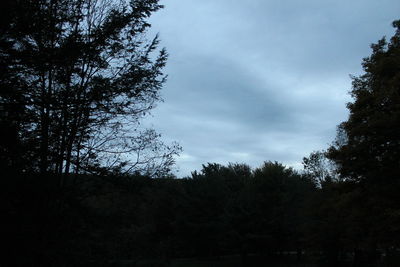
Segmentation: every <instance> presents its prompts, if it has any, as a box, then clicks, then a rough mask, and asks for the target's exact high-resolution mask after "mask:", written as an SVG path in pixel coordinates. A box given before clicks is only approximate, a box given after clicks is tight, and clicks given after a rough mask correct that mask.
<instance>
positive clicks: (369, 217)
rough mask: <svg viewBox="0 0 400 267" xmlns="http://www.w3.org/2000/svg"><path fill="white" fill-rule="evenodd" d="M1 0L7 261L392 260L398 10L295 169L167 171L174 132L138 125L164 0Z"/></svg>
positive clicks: (385, 265) (150, 94)
mask: <svg viewBox="0 0 400 267" xmlns="http://www.w3.org/2000/svg"><path fill="white" fill-rule="evenodd" d="M0 7H1V8H0V13H1V14H0V62H1V64H0V68H1V71H0V92H1V95H0V124H1V136H2V137H1V139H0V151H1V155H0V157H1V158H0V171H1V173H2V178H1V185H0V188H1V189H0V190H1V195H2V197H3V198H2V201H1V205H0V207H1V216H2V218H1V220H2V226H1V236H2V238H1V239H2V243H3V246H2V247H3V249H2V251H3V253H2V254H3V255H4V256H2V257H1V258H0V266H172V267H173V266H188V267H191V266H216V267H219V266H243V267H244V266H272V267H283V266H298V267H300V266H301V267H308V266H310V267H311V266H312V267H317V266H321V267H322V266H327V267H340V266H343V267H358V266H360V267H361V266H362V267H367V266H370V267H392V266H393V267H396V266H399V265H400V194H399V190H400V20H396V21H394V22H393V25H392V26H393V27H394V29H395V30H396V32H395V34H394V35H393V36H392V37H390V38H382V39H380V40H378V41H377V42H376V43H374V44H372V45H371V54H370V56H368V57H366V58H364V59H363V61H362V62H361V64H362V68H363V71H364V72H363V74H361V75H358V76H352V88H351V90H350V92H349V93H350V95H351V97H352V101H351V102H349V103H348V104H347V109H348V111H349V116H348V119H347V120H346V121H344V122H342V123H341V124H339V125H338V126H337V132H336V138H335V140H332V143H331V145H330V146H329V147H328V148H327V149H325V150H320V151H314V152H312V153H311V154H310V155H304V158H303V170H297V169H294V168H291V167H288V166H285V165H284V164H282V163H280V162H277V161H269V160H266V161H265V162H264V163H263V164H262V165H261V166H259V167H256V168H254V167H251V166H250V165H249V164H247V163H229V164H226V165H224V164H219V163H213V162H210V163H204V165H203V167H202V169H201V170H200V171H193V172H192V174H191V175H190V176H187V177H176V174H174V172H173V171H172V169H173V166H174V164H175V163H176V162H175V159H176V157H177V156H179V154H180V153H181V151H182V147H181V146H180V145H179V144H178V143H175V142H172V143H166V142H165V141H164V140H163V139H162V138H161V135H160V134H159V133H158V132H156V131H155V130H153V129H142V128H141V127H140V126H141V122H142V121H143V120H144V119H145V117H146V116H147V115H148V114H149V112H150V111H151V110H152V109H153V108H154V107H155V105H156V103H158V102H160V101H162V97H161V93H160V91H161V90H162V87H163V85H164V83H165V82H166V78H167V77H166V74H165V73H164V67H165V65H166V64H167V60H168V53H167V50H166V49H164V48H161V47H160V40H159V38H158V36H155V37H154V38H149V36H148V35H147V31H148V29H149V27H150V24H149V22H148V19H149V17H150V16H151V15H152V14H153V13H154V12H157V11H158V10H160V9H161V8H163V6H162V5H161V4H159V1H158V0H132V1H124V0H121V1H119V0H118V1H117V0H115V1H107V0H97V1H96V0H4V1H2V2H1V4H0ZM209 134H210V135H211V134H212V133H209Z"/></svg>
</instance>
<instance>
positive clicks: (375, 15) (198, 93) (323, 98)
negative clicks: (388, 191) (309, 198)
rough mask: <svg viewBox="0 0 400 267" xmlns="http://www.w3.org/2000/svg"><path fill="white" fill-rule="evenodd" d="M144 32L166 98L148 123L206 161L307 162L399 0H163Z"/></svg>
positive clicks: (399, 9)
mask: <svg viewBox="0 0 400 267" xmlns="http://www.w3.org/2000/svg"><path fill="white" fill-rule="evenodd" d="M160 3H161V4H163V5H165V8H164V9H162V10H160V11H158V12H157V13H155V14H153V16H152V17H151V19H150V23H151V25H152V27H151V30H150V31H149V33H148V34H149V35H148V37H152V36H154V35H155V34H156V33H159V35H160V39H161V43H160V46H162V47H166V49H167V51H168V53H169V60H168V63H167V66H166V68H165V74H167V75H168V80H167V82H166V84H165V85H164V88H163V89H162V93H161V95H162V97H163V99H164V102H162V103H159V104H158V105H157V107H156V108H155V109H154V110H153V112H152V116H151V117H148V118H147V119H146V120H145V125H146V126H148V127H153V128H155V129H156V130H157V131H158V132H159V133H160V134H161V135H162V139H163V140H164V141H165V142H166V143H169V142H172V141H176V142H178V143H179V144H180V145H181V146H182V147H183V151H182V153H181V154H180V156H179V157H177V158H176V166H175V170H174V172H175V174H176V175H177V176H178V177H184V176H187V175H190V173H191V172H192V171H194V170H200V169H201V168H202V164H207V163H208V162H210V163H220V164H228V163H229V162H232V163H247V164H249V165H250V166H251V167H253V168H254V167H258V166H260V165H261V164H262V163H263V162H264V161H278V162H281V163H283V164H285V165H287V166H289V167H293V168H296V169H301V166H302V165H301V162H302V159H303V157H305V156H308V155H309V154H310V153H311V152H312V151H315V150H323V149H326V148H327V147H328V146H329V144H330V143H331V142H332V141H333V140H334V138H335V134H336V132H335V131H336V126H337V125H338V124H339V123H340V122H342V121H344V120H346V119H347V116H348V111H347V109H346V103H347V102H349V101H351V98H350V96H349V94H348V92H349V90H350V89H351V79H350V75H360V74H361V73H362V67H361V62H362V59H363V58H364V57H367V56H369V55H370V54H371V49H370V44H371V43H375V42H376V41H377V40H379V39H380V38H381V37H382V36H387V37H391V36H392V35H393V34H394V29H393V27H391V22H392V21H393V20H395V19H400V1H398V0H379V1H377V0H362V1H361V0H347V1H343V0H334V1H331V0H326V1H320V0H247V1H239V0H201V1H199V0H164V1H163V0H161V1H160Z"/></svg>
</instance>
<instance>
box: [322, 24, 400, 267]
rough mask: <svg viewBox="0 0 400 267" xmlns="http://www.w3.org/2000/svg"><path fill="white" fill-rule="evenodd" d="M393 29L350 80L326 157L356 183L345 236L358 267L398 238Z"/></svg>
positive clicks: (397, 57) (399, 44)
mask: <svg viewBox="0 0 400 267" xmlns="http://www.w3.org/2000/svg"><path fill="white" fill-rule="evenodd" d="M393 26H394V27H395V28H396V32H395V34H394V36H393V37H392V38H391V39H390V41H389V42H387V41H386V39H385V38H382V39H381V40H379V41H378V43H376V44H372V45H371V48H372V54H371V56H369V57H367V58H364V60H363V63H362V66H363V69H364V71H365V73H364V74H363V75H361V76H359V77H353V88H352V90H351V95H352V97H353V98H354V101H353V102H351V103H348V105H347V107H348V109H349V111H350V115H349V118H348V120H347V121H345V122H343V123H341V124H340V125H339V127H338V134H337V139H336V142H335V143H334V144H333V145H332V146H331V147H330V148H329V150H328V154H327V155H328V157H329V158H330V159H332V160H333V161H334V162H335V163H336V166H337V168H338V171H339V173H340V175H341V176H342V177H345V178H346V179H348V180H349V181H353V182H354V183H355V184H356V186H354V190H353V191H352V192H349V194H348V195H347V197H348V198H349V197H350V198H351V199H354V201H353V202H352V205H349V206H348V208H349V209H351V210H352V211H353V212H352V213H351V214H350V215H349V218H351V219H350V220H349V226H350V225H353V226H354V225H355V224H357V229H359V230H356V231H355V233H358V234H355V235H352V234H350V235H349V236H348V237H351V236H352V237H353V242H354V244H355V250H356V251H357V253H356V254H355V255H356V256H355V263H356V264H359V265H360V266H365V264H366V263H367V262H369V263H371V262H374V261H375V260H376V259H377V252H376V251H377V248H381V249H388V248H390V247H398V245H399V243H398V240H399V238H400V236H399V233H400V231H399V230H400V228H399V227H398V225H400V216H399V205H400V198H399V194H398V191H399V189H400V179H399V178H400V176H399V174H400V161H399V159H400V21H399V20H397V21H394V22H393ZM353 229H355V228H353ZM363 251H364V252H363ZM361 252H362V253H361ZM363 253H364V256H362V257H361V256H360V255H363Z"/></svg>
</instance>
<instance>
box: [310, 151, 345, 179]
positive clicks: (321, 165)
mask: <svg viewBox="0 0 400 267" xmlns="http://www.w3.org/2000/svg"><path fill="white" fill-rule="evenodd" d="M303 168H304V171H305V174H306V175H307V176H309V177H310V179H311V180H312V181H313V182H314V183H315V184H316V185H319V186H320V185H321V183H322V182H324V181H326V180H337V179H339V177H338V174H337V171H336V167H335V163H334V162H333V161H332V160H330V159H328V158H327V157H326V152H325V151H314V152H312V153H310V155H309V156H308V157H304V158H303Z"/></svg>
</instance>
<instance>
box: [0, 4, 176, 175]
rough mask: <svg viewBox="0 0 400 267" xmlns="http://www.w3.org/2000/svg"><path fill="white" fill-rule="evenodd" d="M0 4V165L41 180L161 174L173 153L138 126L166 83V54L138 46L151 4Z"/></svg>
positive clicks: (148, 43)
mask: <svg viewBox="0 0 400 267" xmlns="http://www.w3.org/2000/svg"><path fill="white" fill-rule="evenodd" d="M1 5H2V7H1V18H2V19H1V22H0V23H1V35H0V62H1V68H2V69H1V74H0V75H1V76H0V79H1V96H0V104H1V108H2V109H3V111H7V112H3V113H2V118H1V120H2V125H3V126H4V128H3V129H5V130H6V131H5V132H7V133H8V138H7V139H3V140H2V142H3V143H2V146H1V148H2V150H3V151H5V152H6V153H4V154H3V155H2V156H3V157H4V159H2V160H3V163H4V164H5V165H8V167H10V166H12V168H18V169H20V170H22V171H40V172H42V173H44V172H52V173H70V172H75V173H84V172H89V173H106V172H108V173H109V172H134V171H139V172H142V173H149V174H151V175H154V174H157V175H158V174H160V173H165V172H168V170H169V168H170V167H171V164H172V163H173V156H174V155H175V154H177V153H178V152H179V150H180V147H179V146H178V145H177V144H172V145H171V146H166V145H164V144H163V143H162V142H161V141H160V140H159V134H157V133H156V132H155V131H154V130H147V129H142V130H140V128H139V127H138V126H139V124H140V120H141V118H143V117H144V116H145V115H146V114H148V112H149V111H150V110H151V109H152V108H154V106H155V104H156V103H157V102H158V101H160V100H161V97H160V89H161V88H162V85H163V83H164V82H165V79H166V76H165V75H164V74H163V72H162V70H163V67H164V66H165V64H166V60H167V52H166V50H165V49H158V44H159V40H158V37H157V36H156V37H155V38H152V39H151V40H147V39H146V30H147V29H148V27H149V26H150V24H149V23H148V22H147V19H148V17H149V16H150V15H151V14H152V13H153V12H156V11H157V10H159V9H160V8H162V6H161V5H160V4H158V0H150V1H149V0H133V1H127V0H119V1H111V0H72V1H69V0H68V1H66V0H39V1H36V0H35V1H33V0H18V1H11V0H6V1H2V4H1ZM10 143H13V144H15V146H11V145H10Z"/></svg>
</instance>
